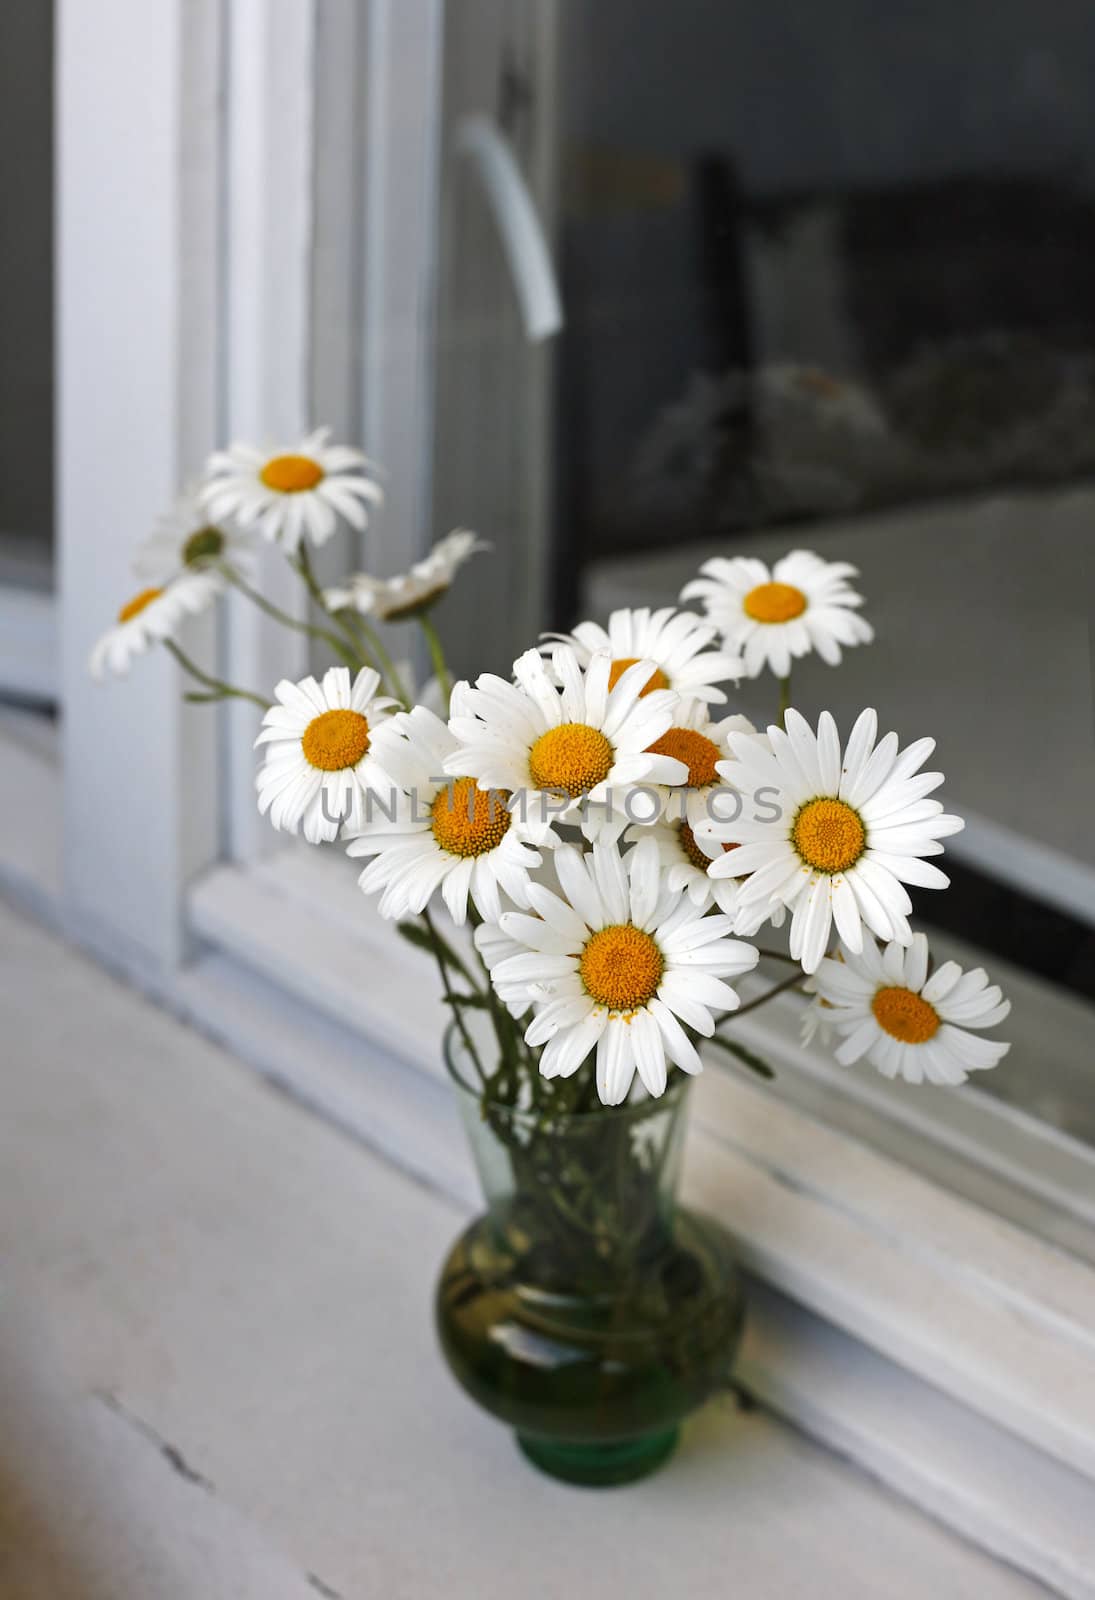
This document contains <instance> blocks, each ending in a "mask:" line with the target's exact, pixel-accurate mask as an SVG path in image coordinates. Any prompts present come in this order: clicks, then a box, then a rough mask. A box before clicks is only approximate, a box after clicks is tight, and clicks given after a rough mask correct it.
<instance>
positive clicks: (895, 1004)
mask: <svg viewBox="0 0 1095 1600" xmlns="http://www.w3.org/2000/svg"><path fill="white" fill-rule="evenodd" d="M871 1010H872V1011H873V1012H874V1014H875V1020H876V1021H877V1023H878V1025H879V1027H880V1028H884V1029H885V1030H886V1032H887V1033H888V1034H890V1035H891V1037H892V1038H894V1039H900V1040H901V1043H902V1044H926V1043H927V1041H928V1040H929V1039H931V1038H933V1037H934V1035H935V1034H936V1033H938V1031H939V1013H938V1011H936V1009H935V1007H934V1006H933V1005H929V1003H928V1001H927V1000H925V999H924V998H923V997H922V996H921V995H918V994H915V993H914V992H913V990H912V989H902V988H898V987H893V988H887V989H878V990H876V992H875V997H874V999H873V1000H872V1001H871Z"/></svg>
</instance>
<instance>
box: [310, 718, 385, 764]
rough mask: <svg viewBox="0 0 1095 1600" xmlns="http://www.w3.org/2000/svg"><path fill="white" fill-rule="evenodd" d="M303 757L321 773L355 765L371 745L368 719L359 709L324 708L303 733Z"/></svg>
mask: <svg viewBox="0 0 1095 1600" xmlns="http://www.w3.org/2000/svg"><path fill="white" fill-rule="evenodd" d="M300 747H301V749H302V750H303V751H304V759H305V761H307V762H308V764H309V765H310V766H313V767H318V768H319V770H320V771H321V772H342V771H343V770H344V768H346V767H356V766H357V764H358V762H359V761H360V760H361V758H362V756H363V755H364V754H365V752H366V750H367V749H368V748H369V722H368V718H366V717H363V716H362V715H361V712H360V711H321V712H320V714H319V716H318V717H313V718H312V720H311V722H310V723H309V724H308V726H307V727H306V728H305V730H304V733H303V735H302V736H301V741H300Z"/></svg>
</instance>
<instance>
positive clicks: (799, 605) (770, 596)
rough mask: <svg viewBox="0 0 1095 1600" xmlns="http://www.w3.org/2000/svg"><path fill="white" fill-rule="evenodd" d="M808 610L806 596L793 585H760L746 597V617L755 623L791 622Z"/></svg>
mask: <svg viewBox="0 0 1095 1600" xmlns="http://www.w3.org/2000/svg"><path fill="white" fill-rule="evenodd" d="M805 610H806V596H805V595H804V594H803V592H802V590H801V589H796V588H795V586H794V584H793V583H758V584H757V586H756V588H755V589H750V591H749V593H748V594H747V595H746V596H745V615H746V616H747V617H752V619H753V621H754V622H790V621H791V619H792V618H793V617H801V615H802V613H803V612H804V611H805Z"/></svg>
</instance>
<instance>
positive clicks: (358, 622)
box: [347, 611, 411, 711]
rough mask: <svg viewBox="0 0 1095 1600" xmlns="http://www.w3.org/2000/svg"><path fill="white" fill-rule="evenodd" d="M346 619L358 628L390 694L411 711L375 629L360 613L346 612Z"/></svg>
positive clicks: (389, 657)
mask: <svg viewBox="0 0 1095 1600" xmlns="http://www.w3.org/2000/svg"><path fill="white" fill-rule="evenodd" d="M347 618H348V621H349V622H351V623H352V624H353V626H354V627H355V628H359V629H360V630H361V632H362V633H363V634H364V635H365V641H366V643H367V645H368V647H369V649H370V650H371V651H372V652H373V655H374V656H375V657H376V659H377V662H378V664H379V667H380V671H381V674H382V676H383V678H384V680H385V683H386V685H387V687H388V689H389V690H390V692H391V693H392V694H394V695H395V698H396V699H397V700H400V701H402V703H403V705H404V706H405V707H406V709H407V710H408V711H409V710H410V709H411V697H410V695H409V694H408V693H407V690H406V688H405V687H404V684H403V680H402V679H401V678H400V676H399V672H398V669H397V668H396V664H395V662H394V661H393V660H392V658H391V656H390V654H389V653H388V650H387V648H386V647H385V645H384V642H383V640H382V639H381V637H380V635H379V634H378V633H377V631H376V629H375V628H374V627H373V626H372V625H371V623H368V622H366V620H365V618H364V617H363V616H362V615H361V614H360V612H356V611H354V612H347Z"/></svg>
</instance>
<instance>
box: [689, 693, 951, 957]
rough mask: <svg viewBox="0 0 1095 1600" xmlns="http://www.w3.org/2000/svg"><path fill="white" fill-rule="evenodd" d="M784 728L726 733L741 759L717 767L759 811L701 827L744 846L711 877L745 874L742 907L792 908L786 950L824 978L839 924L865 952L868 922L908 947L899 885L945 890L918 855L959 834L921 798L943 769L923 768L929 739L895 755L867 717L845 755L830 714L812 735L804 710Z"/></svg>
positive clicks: (891, 736) (716, 864)
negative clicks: (822, 966)
mask: <svg viewBox="0 0 1095 1600" xmlns="http://www.w3.org/2000/svg"><path fill="white" fill-rule="evenodd" d="M786 720H787V731H786V733H785V732H784V731H783V730H782V729H781V728H777V727H774V726H773V727H770V728H769V729H768V734H767V742H765V741H764V740H762V739H761V738H760V737H758V736H756V735H752V736H751V735H749V734H742V733H731V734H730V736H729V737H730V744H731V746H732V748H733V751H734V758H735V759H734V761H733V762H732V763H720V766H719V770H720V773H721V775H722V776H723V777H725V778H726V779H727V781H728V782H732V783H734V784H736V785H737V786H738V787H740V788H741V789H742V790H743V792H745V793H747V794H749V795H752V796H753V797H754V800H755V801H756V802H757V804H756V805H755V806H754V807H753V808H751V809H750V810H743V812H742V815H741V816H740V817H738V818H737V819H735V820H733V821H728V822H721V823H720V822H715V823H707V824H704V825H703V832H704V834H705V836H706V837H708V838H711V839H715V840H718V841H719V842H720V843H724V844H736V845H739V846H740V849H738V850H734V851H731V852H730V854H729V855H726V856H723V857H721V858H720V859H719V860H716V861H713V862H712V863H711V866H710V868H709V871H710V873H711V875H712V877H715V878H721V877H739V876H741V875H742V874H743V873H748V874H749V877H748V881H747V882H746V883H744V884H743V885H742V886H741V900H740V903H741V906H742V908H743V910H745V909H746V908H748V907H749V906H755V905H763V906H765V907H766V908H767V906H768V904H769V902H770V901H771V900H772V899H773V898H774V899H777V900H781V901H782V902H783V903H784V904H785V905H787V906H790V907H792V918H791V935H790V951H791V954H792V956H794V958H795V960H796V961H801V962H802V965H803V968H804V970H805V971H806V972H815V971H816V970H817V967H818V965H819V963H820V961H821V958H822V957H823V956H824V954H825V951H826V949H827V947H828V943H829V932H830V929H831V927H832V924H833V922H834V921H835V923H836V927H837V932H838V933H839V934H840V937H841V938H842V939H843V940H844V942H845V944H846V945H847V946H848V948H849V949H850V950H853V951H858V950H860V949H861V948H862V945H863V923H866V924H867V926H868V927H869V928H870V929H871V930H872V932H874V933H876V934H877V935H878V937H879V938H881V939H887V940H888V939H895V940H896V941H897V943H898V944H901V945H908V944H909V943H910V942H911V940H912V933H911V930H910V928H909V924H908V922H907V920H906V919H907V917H908V914H909V912H910V911H911V909H912V903H911V901H910V900H909V897H908V894H907V893H906V891H905V888H904V885H905V884H906V883H912V884H916V885H918V886H919V887H921V888H925V889H945V888H946V887H947V883H948V881H949V880H948V879H947V878H946V877H945V875H944V874H943V873H942V872H940V870H939V868H938V867H934V866H932V865H931V863H930V862H928V861H925V860H924V859H923V857H925V856H933V855H940V854H941V853H942V849H943V846H942V845H941V844H940V843H939V840H940V839H942V838H944V837H946V835H948V834H952V833H957V832H959V830H960V829H961V828H962V827H963V826H964V824H963V822H962V819H961V818H960V817H952V816H946V815H944V813H943V807H942V805H941V804H940V802H939V801H938V800H928V799H926V798H925V797H926V796H927V795H928V794H930V792H931V791H932V790H933V789H936V788H938V786H939V785H940V784H941V783H942V782H943V774H942V773H941V772H919V771H918V769H919V767H920V766H921V765H922V764H923V762H924V761H925V760H926V759H927V757H928V756H929V755H930V754H931V752H932V751H933V750H934V748H935V741H934V739H918V740H917V741H916V743H915V744H911V745H909V746H908V748H907V749H905V750H902V751H900V752H899V751H898V744H897V735H896V734H895V733H888V734H887V735H886V737H885V738H884V739H882V740H881V741H880V742H878V744H877V746H876V742H875V741H876V738H877V734H878V717H877V714H876V713H875V712H874V711H863V712H861V713H860V715H859V717H858V719H857V721H856V724H855V727H854V728H853V729H852V734H851V737H850V739H849V740H848V744H847V747H846V749H845V751H844V754H843V758H842V757H841V748H840V738H839V735H838V733H837V729H836V723H835V722H834V721H833V719H832V717H831V716H830V714H829V713H828V712H827V711H823V712H822V714H821V718H820V720H819V722H818V727H817V733H816V734H815V733H814V731H813V729H812V728H811V727H810V725H809V723H808V722H807V721H806V719H805V717H802V716H800V715H799V713H798V712H797V711H788V713H787V719H786ZM761 802H763V804H762V803H761ZM769 813H771V817H772V820H769Z"/></svg>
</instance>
